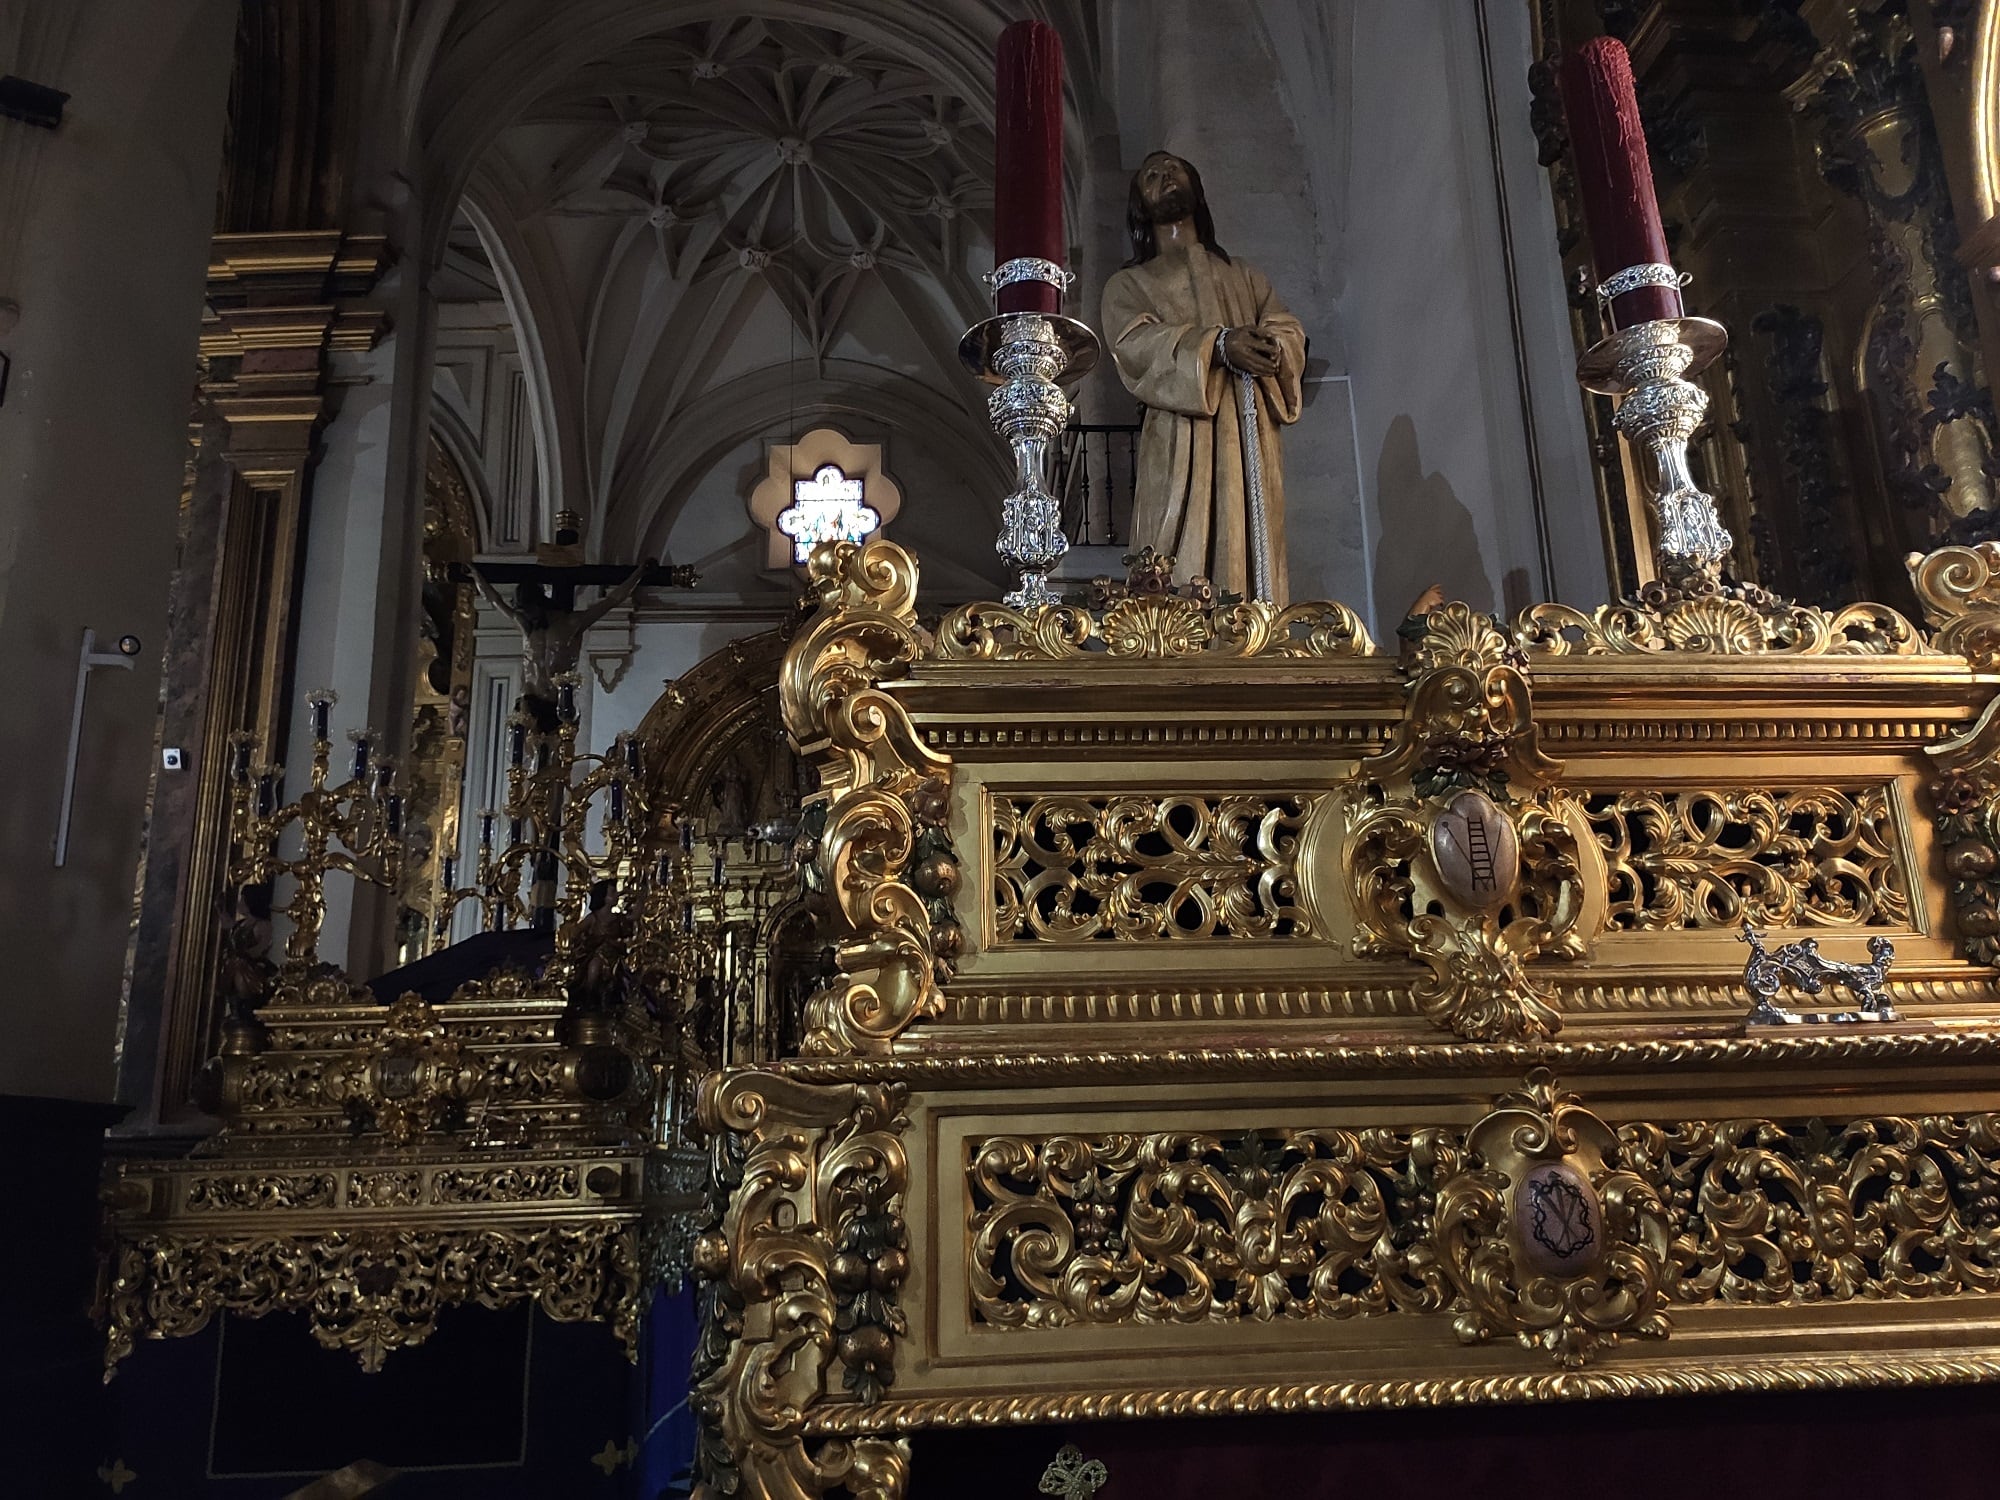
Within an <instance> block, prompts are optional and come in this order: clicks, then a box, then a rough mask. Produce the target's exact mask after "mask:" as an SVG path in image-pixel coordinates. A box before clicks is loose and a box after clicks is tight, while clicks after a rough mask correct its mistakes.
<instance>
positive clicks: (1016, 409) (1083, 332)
mask: <svg viewBox="0 0 2000 1500" xmlns="http://www.w3.org/2000/svg"><path fill="white" fill-rule="evenodd" d="M986 279H987V282H988V283H989V284H990V285H991V286H992V288H993V292H994V295H995V296H996V297H997V296H998V295H999V293H1000V292H1001V291H1002V290H1003V289H1005V288H1006V287H1009V286H1012V285H1014V284H1015V283H1016V282H1020V281H1043V282H1047V283H1049V284H1050V285H1051V286H1055V287H1057V288H1060V289H1063V290H1067V289H1068V287H1069V285H1070V283H1071V282H1072V281H1073V280H1074V279H1075V278H1074V277H1073V276H1072V275H1071V273H1070V272H1068V271H1065V270H1064V269H1063V268H1062V267H1061V266H1059V265H1057V264H1056V263H1055V262H1054V261H1049V260H1039V259H1032V258H1023V259H1018V260H1010V261H1008V262H1006V263H1005V264H1004V265H1002V266H1000V267H999V268H998V269H996V270H995V271H994V272H993V274H992V275H990V276H989V277H987V278H986ZM1098 352H1099V345H1098V342H1097V335H1096V334H1094V333H1092V332H1091V331H1090V329H1089V328H1088V327H1087V326H1086V325H1084V324H1082V323H1080V322H1078V321H1077V320H1076V319H1075V318H1070V317H1064V316H1063V315H1062V314H1060V313H1036V312H1018V313H998V314H996V315H995V316H993V317H990V318H988V319H986V320H985V321H984V322H981V323H976V324H974V325H973V326H972V327H971V328H969V329H967V330H966V333H965V337H964V338H963V339H962V340H961V341H960V342H959V346H958V355H959V358H960V359H961V360H963V361H964V362H965V365H966V368H968V369H969V370H971V371H972V373H973V374H975V375H977V376H979V378H980V379H982V380H985V381H987V382H989V383H990V384H991V385H992V386H993V387H994V390H993V394H992V395H991V396H990V397H989V398H988V400H987V403H986V410H987V413H988V414H989V415H990V416H991V417H992V419H993V426H994V428H995V429H996V430H997V431H998V432H999V433H1000V435H1001V436H1002V437H1004V438H1005V439H1006V440H1007V442H1008V445H1009V446H1010V447H1011V448H1012V449H1013V450H1014V470H1015V478H1016V481H1017V483H1018V486H1019V487H1018V488H1017V489H1016V490H1015V491H1014V492H1013V493H1012V494H1011V495H1009V496H1007V498H1006V499H1005V500H1003V501H1001V503H1000V539H999V541H998V542H997V543H995V544H994V550H995V551H997V552H998V553H999V554H1000V555H1001V557H1003V558H1005V559H1006V560H1007V565H1008V566H1009V567H1010V568H1011V569H1012V570H1013V572H1014V578H1015V586H1014V589H1013V591H1012V592H1011V593H1009V594H1007V595H1006V598H1005V602H1006V603H1007V604H1008V605H1010V606H1012V607H1013V608H1015V609H1034V608H1037V607H1039V606H1041V605H1044V604H1054V603H1056V602H1057V597H1056V594H1055V592H1054V591H1053V590H1052V589H1051V588H1050V587H1049V571H1050V570H1051V569H1052V568H1054V567H1055V565H1056V563H1057V562H1059V561H1060V560H1061V559H1062V555H1063V554H1064V553H1065V552H1067V551H1068V550H1069V539H1068V538H1067V537H1066V536H1064V535H1063V527H1062V497H1061V496H1060V495H1057V494H1055V493H1054V492H1053V491H1052V490H1051V488H1050V469H1051V459H1052V457H1053V453H1054V448H1055V444H1056V441H1057V439H1058V438H1059V437H1060V435H1061V433H1062V430H1063V428H1064V427H1066V426H1068V425H1069V417H1070V402H1069V397H1068V396H1067V395H1065V394H1064V392H1063V387H1064V386H1066V385H1073V384H1074V383H1075V382H1077V381H1078V380H1081V379H1082V378H1083V377H1084V376H1085V375H1087V374H1089V373H1090V371H1091V370H1092V369H1093V368H1095V367H1096V364H1097V356H1098Z"/></svg>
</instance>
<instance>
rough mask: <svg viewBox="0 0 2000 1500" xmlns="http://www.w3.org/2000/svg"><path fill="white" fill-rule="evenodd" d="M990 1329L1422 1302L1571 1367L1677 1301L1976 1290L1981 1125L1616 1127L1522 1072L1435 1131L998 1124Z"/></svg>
mask: <svg viewBox="0 0 2000 1500" xmlns="http://www.w3.org/2000/svg"><path fill="white" fill-rule="evenodd" d="M966 1175H967V1181H968V1185H969V1187H970V1189H971V1193H970V1200H969V1202H970V1218H969V1221H968V1223H967V1226H966V1228H967V1236H966V1240H967V1246H968V1251H967V1253H968V1256H969V1263H968V1268H967V1269H968V1283H969V1286H970V1289H971V1292H972V1312H973V1316H974V1317H975V1318H976V1319H977V1320H978V1322H979V1323H980V1324H982V1325H984V1326H986V1327H989V1328H993V1329H1014V1330H1030V1329H1037V1328H1056V1327H1068V1326H1075V1325H1103V1324H1161V1323H1204V1322H1231V1321H1237V1320H1242V1319H1262V1320H1273V1319H1280V1318H1284V1319H1293V1318H1347V1317H1354V1316H1374V1315H1391V1314H1393V1315H1407V1314H1438V1313H1448V1314H1449V1315H1450V1316H1451V1318H1452V1320H1453V1327H1454V1330H1455V1331H1456V1332H1457V1334H1458V1336H1459V1337H1461V1338H1464V1339H1468V1340H1472V1341H1480V1340H1485V1339H1489V1338H1492V1337H1495V1336H1504V1335H1507V1334H1512V1335H1513V1336H1514V1337H1515V1338H1516V1339H1517V1340H1518V1341H1519V1342H1521V1343H1522V1344H1523V1345H1525V1346H1527V1347H1530V1348H1536V1349H1541V1350H1545V1351H1546V1352H1547V1353H1548V1354H1549V1355H1550V1356H1551V1357H1552V1358H1553V1359H1554V1360H1555V1362H1556V1363H1557V1364H1559V1365H1561V1366H1563V1367H1565V1368H1576V1367H1577V1366H1580V1365H1582V1364H1584V1363H1586V1362H1588V1361H1589V1360H1590V1359H1591V1358H1592V1357H1593V1356H1594V1355H1595V1354H1596V1353H1597V1352H1599V1351H1600V1350H1602V1349H1604V1348H1606V1347H1608V1346H1610V1345H1611V1344H1613V1343H1616V1342H1617V1341H1618V1340H1620V1339H1623V1338H1626V1337H1662V1336H1665V1335H1666V1334H1667V1333H1668V1332H1669V1331H1670V1329H1669V1316H1670V1312H1671V1309H1672V1308H1673V1307H1675V1306H1694V1305H1702V1304H1711V1303H1718V1302H1720V1303H1782V1304H1797V1303H1809V1302H1839V1301H1847V1300H1852V1299H1856V1298H1878V1299H1895V1298H1918V1297H1924V1298H1930V1297H1940V1296H1947V1295H1954V1294H1959V1293H1965V1292H1991V1291H1995V1290H2000V1115H1995V1114H1991V1113H1983V1114H1971V1115H1959V1116H1950V1115H1929V1116H1922V1117H1912V1118H1897V1117H1880V1118H1876V1117H1867V1118H1861V1119H1856V1120H1851V1121H1847V1122H1845V1123H1840V1122H1827V1121H1824V1120H1820V1119H1805V1120H1795V1121H1791V1122H1784V1121H1778V1120H1772V1119H1736V1120H1721V1121H1689V1122H1685V1123H1678V1124H1658V1123H1652V1122H1633V1123H1628V1124H1626V1125H1623V1126H1621V1127H1619V1128H1618V1129H1617V1130H1616V1131H1615V1132H1614V1131H1613V1130H1612V1128H1611V1127H1610V1126H1609V1125H1607V1124H1606V1123H1605V1122H1604V1121H1603V1120H1602V1119H1600V1118H1599V1117H1598V1116H1596V1115H1595V1114H1593V1113H1591V1112H1590V1111H1589V1110H1587V1109H1584V1108H1582V1107H1581V1106H1580V1105H1579V1104H1578V1103H1577V1101H1576V1100H1575V1098H1574V1097H1573V1096H1571V1095H1568V1094H1566V1093H1564V1092H1563V1091H1562V1090H1560V1089H1559V1088H1558V1087H1557V1086H1556V1084H1555V1082H1554V1080H1553V1079H1552V1078H1551V1077H1550V1076H1549V1074H1548V1073H1547V1072H1546V1071H1545V1070H1540V1069H1538V1070H1535V1071H1534V1072H1533V1073H1531V1074H1530V1077H1529V1080H1528V1086H1527V1087H1526V1088H1525V1089H1524V1090H1523V1091H1521V1092H1520V1093H1518V1094H1516V1095H1513V1096H1510V1097H1508V1098H1505V1099H1502V1100H1501V1101H1500V1103H1499V1106H1498V1107H1497V1108H1496V1109H1495V1110H1494V1111H1492V1112H1491V1113H1490V1114H1488V1115H1487V1116H1486V1117H1485V1118H1484V1119H1482V1120H1481V1121H1480V1122H1479V1123H1478V1124H1476V1125H1474V1126H1473V1127H1472V1129H1471V1130H1470V1131H1467V1132H1464V1133H1460V1132H1459V1131H1456V1130H1452V1129H1440V1128H1422V1127H1420V1128H1415V1129H1387V1128H1373V1129H1366V1130H1350V1129H1337V1128H1328V1127H1314V1128H1299V1127H1283V1128H1267V1129H1261V1130H1260V1129H1250V1130H1245V1131H1238V1132H1234V1133H1205V1132H1200V1131H1174V1132H1160V1133H1154V1134H1141V1135H1107V1136H1094V1137H1082V1136H1071V1135H1051V1136H1000V1137H993V1138H990V1139H986V1140H981V1141H978V1142H976V1143H975V1144H974V1146H973V1148H972V1151H971V1156H970V1159H969V1161H968V1164H967V1167H966Z"/></svg>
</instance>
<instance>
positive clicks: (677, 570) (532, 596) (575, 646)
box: [460, 532, 701, 733]
mask: <svg viewBox="0 0 2000 1500" xmlns="http://www.w3.org/2000/svg"><path fill="white" fill-rule="evenodd" d="M559 535H560V533H559ZM570 535H571V536H574V535H575V533H574V532H571V533H570ZM565 553H567V554H568V555H570V556H572V557H573V556H575V555H576V551H575V548H574V546H573V545H571V546H566V547H551V548H546V549H544V556H543V557H542V558H541V559H540V560H537V561H535V562H531V563H525V562H522V563H514V562H508V563H480V564H472V565H468V566H466V567H465V568H464V570H463V573H462V574H461V575H460V576H462V577H464V578H467V579H469V580H470V582H471V583H472V584H473V586H474V587H475V588H477V589H478V590H479V592H480V593H481V594H482V595H484V596H485V598H486V601H487V602H488V603H489V604H491V605H492V606H493V607H494V608H495V609H497V610H499V611H500V612H501V613H502V614H503V615H505V616H506V617H507V618H508V619H509V620H511V621H512V622H513V623H514V627H515V629H517V630H519V631H520V632H521V700H520V704H519V707H521V708H522V709H524V710H525V711H527V712H528V713H529V714H530V715H532V716H533V718H534V720H535V727H536V728H537V729H539V730H541V731H542V732H543V733H550V732H553V730H554V729H555V726H556V696H557V691H558V687H557V679H559V678H561V677H562V676H563V675H564V674H566V673H569V672H574V671H575V670H576V666H577V660H578V658H579V657H580V656H581V655H582V652H583V637H584V633H585V632H586V631H588V630H589V629H590V627H591V626H593V625H595V624H596V623H597V622H598V621H599V620H601V619H603V618H604V617H605V616H606V615H607V614H609V613H611V611H612V610H614V609H616V608H617V607H618V606H619V605H621V604H623V603H624V602H625V601H626V600H628V599H630V598H631V597H632V595H633V594H635V593H637V592H638V591H639V589H640V588H641V587H646V586H654V587H665V588H682V589H686V588H693V587H694V586H695V585H696V584H697V583H699V582H700V581H701V575H700V574H699V573H697V572H696V571H695V570H694V569H693V568H691V567H688V566H686V565H674V564H665V563H662V562H661V561H660V560H659V559H658V558H656V557H649V558H647V559H646V560H645V561H644V562H642V563H639V564H638V565H637V566H636V567H626V566H623V565H621V564H617V563H595V564H593V563H583V562H567V561H557V560H554V559H553V558H552V557H551V556H550V555H549V554H555V555H556V556H557V557H560V556H561V555H562V554H565ZM509 583H511V584H513V585H514V590H513V594H514V597H513V599H512V600H511V601H509V600H508V599H507V598H506V597H505V596H504V595H503V594H502V593H501V592H500V589H499V587H498V586H499V585H502V584H509ZM587 584H596V585H599V586H602V585H610V587H609V588H607V589H606V591H605V593H604V596H603V597H602V598H600V599H598V600H597V601H596V602H595V603H594V604H591V605H588V606H586V607H585V608H583V609H578V608H577V606H576V591H577V589H578V588H580V587H582V586H584V585H587Z"/></svg>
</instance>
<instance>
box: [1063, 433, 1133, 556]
mask: <svg viewBox="0 0 2000 1500" xmlns="http://www.w3.org/2000/svg"><path fill="white" fill-rule="evenodd" d="M1138 467H1139V424H1138V423H1137V422H1072V423H1070V424H1069V426H1068V427H1066V428H1064V429H1063V435H1062V445H1061V447H1060V448H1059V449H1058V450H1057V454H1056V473H1055V483H1056V493H1057V494H1058V495H1059V496H1061V497H1062V518H1063V534H1064V535H1065V536H1067V537H1068V538H1069V540H1070V544H1071V545H1072V546H1078V547H1103V546H1123V545H1124V544H1125V542H1126V540H1127V539H1128V538H1129V537H1130V535H1131V531H1132V485H1133V480H1134V477H1135V476H1136V474H1137V473H1138Z"/></svg>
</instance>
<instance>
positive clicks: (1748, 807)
mask: <svg viewBox="0 0 2000 1500" xmlns="http://www.w3.org/2000/svg"><path fill="white" fill-rule="evenodd" d="M1891 796H1892V789H1891V788H1890V787H1888V786H1868V787H1858V788H1847V789H1842V788H1835V787H1801V788H1796V789H1776V790H1763V789H1758V788H1748V787H1717V788H1689V789H1685V790H1681V789H1676V790H1642V791H1629V792H1592V793H1589V794H1587V795H1586V796H1585V798H1584V811H1585V815H1586V816H1587V817H1588V818H1589V820H1590V826H1591V829H1592V831H1593V833H1594V834H1595V835H1596V838H1597V842H1598V845H1599V847H1600V848H1601V849H1602V850H1603V851H1604V862H1605V865H1606V868H1607V872H1608V879H1609V896H1610V905H1609V913H1608V920H1609V923H1610V925H1611V926H1612V927H1613V928H1614V929H1630V930H1636V931H1659V930H1674V929H1681V928H1733V927H1736V926H1737V925H1738V924H1740V923H1741V922H1742V921H1743V920H1744V919H1745V918H1746V917H1747V918H1748V919H1749V920H1750V921H1751V922H1753V923H1754V924H1756V925H1757V926H1759V927H1796V926H1816V927H1866V926H1903V925H1906V924H1907V923H1908V922H1909V920H1910V895H1909V877H1910V872H1909V869H1908V865H1907V860H1906V857H1905V855H1904V852H1903V848H1902V843H1901V838H1900V835H1899V834H1898V832H1897V828H1896V820H1895V816H1894V812H1893V809H1892V807H1891V800H1890V799H1891Z"/></svg>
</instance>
